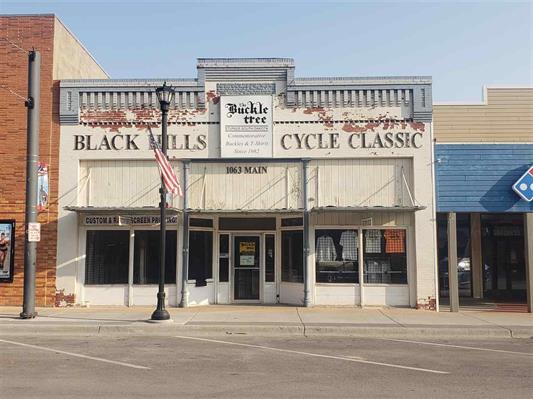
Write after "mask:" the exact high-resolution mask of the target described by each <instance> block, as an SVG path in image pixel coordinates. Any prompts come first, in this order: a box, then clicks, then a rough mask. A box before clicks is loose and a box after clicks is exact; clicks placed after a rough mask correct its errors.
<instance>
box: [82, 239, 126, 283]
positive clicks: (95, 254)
mask: <svg viewBox="0 0 533 399" xmlns="http://www.w3.org/2000/svg"><path fill="white" fill-rule="evenodd" d="M129 243H130V234H129V231H124V230H88V231H87V245H86V254H87V257H86V259H85V283H86V284H127V283H128V258H129Z"/></svg>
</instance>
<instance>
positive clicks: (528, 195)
mask: <svg viewBox="0 0 533 399" xmlns="http://www.w3.org/2000/svg"><path fill="white" fill-rule="evenodd" d="M513 190H514V191H515V192H516V193H517V194H518V195H519V196H520V197H522V198H523V199H525V200H526V201H527V202H531V201H532V200H533V166H532V167H530V168H529V169H528V171H527V172H526V173H524V174H523V175H522V177H521V178H520V179H518V180H517V182H516V183H515V184H514V185H513Z"/></svg>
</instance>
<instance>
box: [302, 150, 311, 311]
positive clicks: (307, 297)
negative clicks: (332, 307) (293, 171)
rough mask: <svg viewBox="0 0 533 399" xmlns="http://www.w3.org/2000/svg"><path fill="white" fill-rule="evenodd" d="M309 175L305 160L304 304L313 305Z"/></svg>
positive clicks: (306, 305)
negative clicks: (310, 265) (310, 271)
mask: <svg viewBox="0 0 533 399" xmlns="http://www.w3.org/2000/svg"><path fill="white" fill-rule="evenodd" d="M308 175H309V161H308V160H303V197H304V217H303V228H304V232H303V234H304V240H303V241H304V259H303V261H304V262H303V263H304V264H303V274H304V306H305V307H310V306H311V273H309V259H308V258H309V203H308V198H307V195H308V190H307V177H308Z"/></svg>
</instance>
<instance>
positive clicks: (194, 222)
mask: <svg viewBox="0 0 533 399" xmlns="http://www.w3.org/2000/svg"><path fill="white" fill-rule="evenodd" d="M189 226H191V227H213V219H198V218H191V219H189Z"/></svg>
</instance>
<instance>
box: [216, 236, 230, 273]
mask: <svg viewBox="0 0 533 399" xmlns="http://www.w3.org/2000/svg"><path fill="white" fill-rule="evenodd" d="M228 280H229V234H221V235H220V239H219V256H218V281H220V282H221V283H227V282H228Z"/></svg>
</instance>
